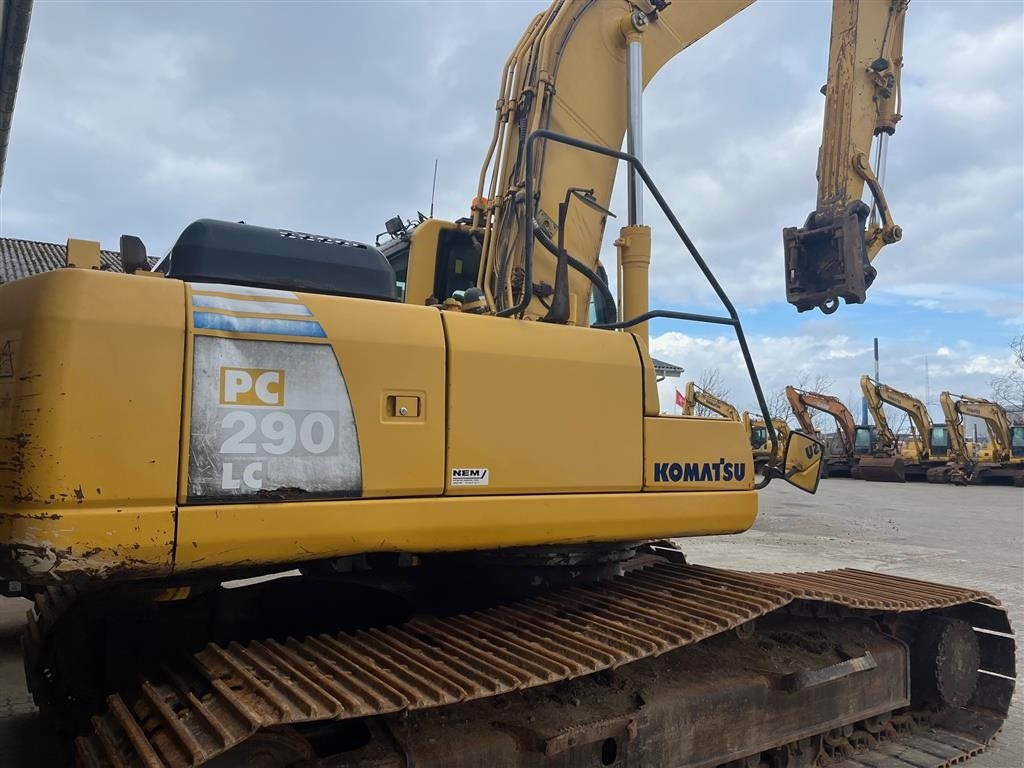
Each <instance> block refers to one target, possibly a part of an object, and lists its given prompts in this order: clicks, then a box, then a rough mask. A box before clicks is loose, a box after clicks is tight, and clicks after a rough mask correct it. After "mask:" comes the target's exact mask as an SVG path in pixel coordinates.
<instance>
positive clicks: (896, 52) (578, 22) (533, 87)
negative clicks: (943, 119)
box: [413, 0, 907, 331]
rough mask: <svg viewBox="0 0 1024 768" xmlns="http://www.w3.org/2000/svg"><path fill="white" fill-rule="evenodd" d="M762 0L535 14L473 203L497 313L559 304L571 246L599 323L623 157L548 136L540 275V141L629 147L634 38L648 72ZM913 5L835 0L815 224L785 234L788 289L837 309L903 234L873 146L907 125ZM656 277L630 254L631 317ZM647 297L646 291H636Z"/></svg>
mask: <svg viewBox="0 0 1024 768" xmlns="http://www.w3.org/2000/svg"><path fill="white" fill-rule="evenodd" d="M751 2H752V0H717V2H714V3H709V2H697V1H696V0H675V2H671V3H666V2H663V1H661V0H638V1H637V2H633V3H627V2H624V1H620V0H606V1H604V2H596V1H595V0H555V2H553V3H552V4H551V6H550V7H549V8H548V9H547V10H546V11H544V12H542V13H540V14H538V15H537V16H536V17H535V18H534V19H533V21H532V23H531V24H530V25H529V27H528V28H527V30H526V32H525V33H524V34H523V36H522V38H521V39H520V41H519V43H518V44H517V45H516V47H515V49H514V50H513V52H512V54H511V55H510V56H509V58H508V60H507V61H506V63H505V66H504V69H503V70H502V74H501V78H500V86H499V94H498V100H497V103H496V116H495V122H494V130H493V133H492V136H491V142H490V146H489V147H488V150H487V152H486V155H485V157H484V162H483V166H482V168H481V170H480V176H479V181H478V186H477V196H476V197H475V198H474V201H473V205H472V219H471V222H472V227H473V228H474V229H475V230H477V231H481V232H482V237H481V244H480V261H479V272H478V280H477V285H478V286H479V287H480V288H481V289H482V291H483V293H484V298H485V302H486V305H487V309H488V310H489V311H492V312H497V313H507V312H514V313H515V314H516V315H517V316H523V317H530V318H535V319H537V318H541V317H545V316H546V315H547V314H548V311H549V309H550V306H546V305H545V303H544V302H543V301H542V298H543V295H544V294H548V293H550V291H551V287H552V286H555V287H557V284H556V271H557V270H556V266H557V264H558V263H559V261H560V258H561V254H564V255H565V260H567V261H568V263H569V265H571V266H572V270H571V271H570V272H569V273H568V277H567V278H565V279H566V281H567V284H568V296H569V298H568V302H569V304H570V305H571V310H570V311H569V312H568V313H567V314H568V317H569V318H570V320H569V321H570V322H576V323H578V324H583V323H585V322H586V321H585V318H586V317H587V316H588V314H589V306H590V298H591V295H592V292H593V291H595V290H596V292H597V293H598V294H600V295H601V296H602V297H604V298H605V299H607V298H609V297H610V293H608V282H607V280H605V279H604V278H603V276H602V275H601V270H600V269H599V265H598V255H599V252H600V246H601V241H602V238H603V235H604V227H605V222H606V215H607V211H606V209H607V206H608V205H609V201H610V200H611V193H612V186H613V183H614V180H615V171H616V165H617V162H616V160H615V159H614V158H610V157H598V156H595V155H593V154H592V153H588V152H582V151H580V150H579V149H577V148H575V147H571V146H567V145H563V144H559V143H556V142H551V141H544V142H542V143H541V144H540V146H539V147H538V152H537V155H538V156H537V162H536V163H535V166H534V168H535V169H534V175H535V178H534V179H533V180H532V182H533V187H534V189H536V190H537V192H536V215H535V217H534V218H535V220H536V225H537V226H536V237H537V239H538V240H539V241H540V242H541V243H542V244H543V245H545V248H546V250H541V249H537V253H538V254H543V256H542V257H541V258H536V259H535V261H536V263H531V269H530V270H529V272H530V273H532V276H531V280H530V282H531V283H532V285H524V282H525V281H524V280H523V277H524V275H525V274H526V273H527V272H526V270H524V261H525V259H526V248H525V243H524V237H525V232H526V227H525V225H526V221H525V190H526V178H525V175H526V173H527V169H526V162H525V155H526V145H527V139H528V137H529V136H530V135H531V134H533V133H534V132H535V131H537V130H539V129H547V130H550V131H554V132H557V133H560V134H565V135H568V136H573V137H579V138H581V139H585V140H587V141H590V142H593V143H596V144H599V145H602V146H605V147H611V148H616V149H617V148H618V147H620V146H622V143H623V137H624V136H625V133H626V127H627V122H628V115H629V109H627V104H628V97H627V82H628V77H627V68H628V57H627V55H626V52H627V46H628V45H629V44H632V43H639V44H640V46H641V49H642V72H641V73H640V74H641V79H642V82H643V85H646V84H647V83H649V82H650V80H651V79H652V78H653V77H654V75H655V74H656V73H657V72H658V70H660V69H661V67H662V66H664V64H665V63H667V62H668V61H669V60H670V59H672V58H673V57H674V56H676V55H677V54H678V53H680V52H681V51H683V50H685V49H686V48H687V47H689V46H690V45H692V44H693V43H694V42H696V41H697V40H699V39H700V38H701V37H703V36H704V35H706V34H707V33H708V32H710V31H712V30H714V29H715V28H717V27H719V26H721V25H722V24H723V23H725V22H726V21H727V20H728V19H729V18H731V17H732V16H733V15H735V14H736V13H738V12H739V11H740V10H742V9H743V8H745V7H746V6H748V5H749V4H750V3H751ZM906 6H907V0H894V1H892V2H889V1H885V0H862V1H860V2H858V0H834V1H833V7H832V26H831V42H830V56H829V74H828V86H827V93H826V106H825V119H824V128H823V132H822V148H821V153H820V160H819V170H818V174H819V177H820V181H819V189H818V207H817V209H816V210H815V213H814V214H812V216H811V217H810V219H809V221H808V226H807V227H805V228H804V229H802V230H793V231H792V233H791V234H787V235H786V236H785V238H786V242H787V249H786V250H787V266H786V275H787V286H788V288H787V293H788V298H789V301H790V302H791V303H793V304H795V305H796V306H797V307H798V309H800V310H801V311H802V310H805V309H809V308H812V307H815V306H821V307H822V308H823V309H826V311H828V310H829V308H830V307H832V304H831V303H830V302H836V303H837V302H838V298H840V297H841V298H844V299H845V300H846V301H847V302H862V301H863V300H864V291H865V289H866V287H867V285H869V284H870V282H871V279H872V278H873V275H874V271H873V269H872V268H871V267H870V265H869V263H868V262H869V259H870V256H869V255H868V254H869V253H870V255H871V256H873V255H874V254H875V253H877V250H878V248H880V247H881V245H882V244H883V243H885V242H894V241H895V240H898V239H899V228H898V227H896V226H895V225H893V224H892V221H891V215H890V214H889V210H888V206H887V205H886V203H885V197H884V195H883V194H882V190H881V183H880V181H879V180H878V178H877V177H876V175H875V174H874V173H873V172H872V171H871V168H870V166H869V164H868V162H867V155H868V153H869V152H870V151H871V144H872V137H873V135H875V134H881V135H882V136H883V137H885V136H887V135H888V134H890V133H892V132H893V130H895V126H896V122H897V121H898V120H899V117H900V116H899V114H898V109H899V103H898V102H899V72H900V68H901V66H902V45H903V24H904V15H905V12H906ZM865 183H866V184H868V185H869V187H870V188H871V190H872V193H873V195H874V198H875V201H876V205H877V206H878V208H879V210H880V211H881V213H882V220H883V224H882V225H881V226H880V227H879V226H873V227H867V228H866V225H865V219H866V207H865V206H863V203H860V196H861V194H862V191H863V187H864V184H865ZM573 190H576V191H579V192H580V193H581V194H583V195H584V196H586V197H588V205H582V204H581V205H575V206H569V205H568V202H569V195H570V193H571V192H572V191H573ZM581 199H582V198H581ZM590 203H592V204H590ZM563 204H564V205H565V209H564V211H563V210H562V208H561V207H560V206H562V205H563ZM862 208H863V209H864V210H863V212H862ZM563 213H564V215H560V214H563ZM631 213H632V210H631ZM862 213H863V215H861V214H862ZM633 218H634V217H633V216H631V217H630V221H629V224H630V225H631V226H628V227H624V228H623V230H622V233H620V238H619V241H620V242H622V243H626V244H627V245H626V246H625V247H632V246H630V245H629V244H630V243H633V244H634V245H635V243H636V242H638V241H639V242H641V243H643V242H644V241H645V240H646V239H649V236H650V234H649V230H648V229H647V228H646V227H643V226H632V225H634V224H635V225H642V223H643V222H642V220H640V217H639V216H637V217H636V219H637V220H636V221H634V220H633ZM555 241H559V242H560V243H561V247H555V246H554V243H555ZM548 252H550V255H548ZM646 258H647V259H649V251H648V252H647V254H646ZM620 261H621V254H620ZM647 279H648V275H647V270H646V268H643V269H637V270H634V271H632V273H631V274H630V273H629V271H628V270H626V271H624V270H623V268H622V264H621V263H620V264H619V280H618V281H616V284H617V286H618V288H619V295H620V301H619V302H618V304H619V313H620V317H619V319H628V318H625V317H623V316H622V315H625V314H629V315H630V316H636V315H640V314H643V313H644V312H646V311H647V308H646V307H645V306H644V304H645V303H646V297H647V293H646V286H647ZM640 283H643V285H642V286H641V285H640ZM545 285H546V286H547V288H544V287H543V286H545ZM634 289H635V290H636V291H639V293H636V294H634V292H633V291H634ZM538 293H539V294H540V295H538ZM427 295H430V294H427ZM632 295H637V296H638V297H639V298H638V299H637V300H636V301H630V297H631V296H632ZM413 298H414V300H418V299H419V298H420V297H419V296H416V295H414V296H413ZM423 298H426V296H424V297H423ZM436 298H437V300H439V301H442V302H443V301H444V300H445V299H446V298H447V297H446V296H437V297H436ZM623 305H625V306H623ZM520 307H522V309H520ZM832 308H833V309H834V307H832ZM608 309H610V310H611V311H614V309H613V308H608ZM637 310H639V311H637ZM563 322H564V321H563ZM640 330H641V329H640V328H639V327H638V328H634V331H640Z"/></svg>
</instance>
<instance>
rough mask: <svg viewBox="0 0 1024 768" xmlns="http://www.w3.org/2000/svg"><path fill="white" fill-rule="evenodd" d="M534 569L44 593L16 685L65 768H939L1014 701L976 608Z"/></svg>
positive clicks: (874, 592)
mask: <svg viewBox="0 0 1024 768" xmlns="http://www.w3.org/2000/svg"><path fill="white" fill-rule="evenodd" d="M563 559H565V558H563ZM555 560H557V558H555ZM545 562H546V565H547V567H541V566H539V565H538V564H537V561H536V559H535V558H533V557H531V556H529V555H527V556H524V557H523V558H521V559H517V558H516V557H514V556H513V557H512V558H511V559H509V558H508V557H504V556H503V557H496V558H489V557H487V556H484V557H481V558H478V559H474V558H472V557H470V558H468V559H466V558H463V559H456V560H446V561H442V562H440V563H437V562H422V563H416V564H415V565H409V566H407V567H399V566H397V565H394V564H392V566H391V567H386V568H379V569H377V570H370V571H366V572H360V571H358V570H357V571H354V572H352V573H348V574H345V575H343V576H342V577H336V578H327V577H326V576H325V574H324V573H322V572H320V573H310V574H306V575H304V576H301V577H294V578H291V579H281V580H279V581H277V582H267V583H264V584H257V585H254V586H249V587H243V588H241V589H240V590H223V591H214V592H208V593H202V591H200V593H199V595H198V596H190V597H187V598H183V599H179V600H177V601H172V600H167V599H164V600H162V601H157V602H154V601H153V600H148V601H143V600H141V599H139V598H138V595H135V596H134V599H130V598H129V597H128V596H127V595H124V594H123V595H121V596H114V595H113V594H108V593H94V594H77V593H75V591H74V590H71V589H66V590H59V589H52V590H49V591H48V592H46V593H42V594H40V595H39V596H38V598H37V601H36V608H35V609H34V610H33V611H32V614H31V616H30V618H31V620H32V621H31V626H30V634H29V637H28V641H27V643H26V664H27V670H28V676H29V682H30V688H31V689H32V691H33V694H34V695H35V696H36V698H37V701H38V702H39V703H40V705H41V706H42V707H43V708H44V710H45V711H47V712H48V713H50V714H52V715H53V716H54V717H55V718H58V719H60V720H61V721H62V722H63V723H64V726H65V728H66V730H67V731H68V732H69V733H70V734H71V735H73V736H76V737H77V738H76V741H75V754H76V759H77V761H78V764H79V765H83V766H154V767H158V766H168V767H171V766H173V767H174V768H178V767H180V766H199V765H208V766H216V767H217V768H225V767H226V766H266V768H270V767H272V766H273V767H277V766H306V767H308V766H324V767H325V768H326V767H327V766H331V767H332V768H341V767H342V766H346V767H348V766H361V767H366V766H374V767H375V768H390V767H391V766H394V767H395V768H398V767H399V766H401V767H403V768H404V767H405V766H413V765H415V766H483V765H508V766H592V765H616V766H641V765H643V766H661V765H665V766H669V765H671V766H687V767H689V768H698V767H703V766H730V768H739V767H741V766H742V768H753V767H755V766H756V767H757V768H761V767H762V766H766V767H767V768H798V767H799V766H819V765H831V764H836V765H843V766H847V767H849V766H855V765H856V766H863V765H898V766H901V768H902V767H903V766H904V765H905V764H909V765H914V766H942V765H948V764H952V763H954V762H959V761H962V760H963V759H964V758H965V757H969V756H970V755H972V754H975V753H977V752H980V751H981V750H983V749H984V748H985V746H986V745H987V743H988V742H989V741H990V740H991V738H992V737H993V736H994V734H995V733H996V732H997V731H998V729H999V727H1000V725H1001V723H1002V721H1003V719H1004V718H1005V715H1006V711H1007V708H1008V706H1009V700H1010V696H1011V694H1012V691H1013V684H1014V683H1013V680H1014V677H1015V668H1014V643H1013V639H1012V636H1011V634H1010V627H1009V623H1008V621H1007V618H1006V613H1005V611H1004V610H1003V609H1002V608H1001V607H999V605H998V603H997V602H996V601H995V600H994V599H993V598H991V597H990V596H988V595H986V594H984V593H981V592H977V591H974V590H966V589H959V588H955V587H949V586H942V585H935V584H927V583H925V582H918V581H913V580H908V579H902V578H895V577H889V576H882V575H879V574H875V573H868V572H861V571H853V570H842V571H832V572H826V573H818V574H755V573H743V572H736V571H725V570H719V569H712V568H705V567H701V566H696V565H688V564H686V563H685V561H684V560H683V558H682V557H681V556H680V555H679V554H678V553H677V552H673V551H672V550H666V549H657V548H656V549H647V550H644V551H626V552H622V553H618V554H617V555H613V556H602V557H595V556H594V553H580V554H579V555H578V556H569V557H568V558H567V560H566V561H565V562H561V563H558V562H555V561H553V560H552V558H551V557H550V556H548V557H547V560H546V561H545ZM488 564H489V565H490V566H491V567H490V570H489V569H488ZM498 574H504V576H503V578H502V579H498ZM226 592H237V595H235V594H230V595H229V594H225V593H226ZM490 593H493V594H491V596H490V597H488V596H487V595H488V594H490ZM495 595H496V596H495ZM302 596H305V603H304V606H305V608H304V609H303V608H302V607H301V606H300V607H299V608H295V609H293V610H292V611H290V612H289V613H288V614H287V615H286V614H280V613H279V612H280V611H281V610H282V609H283V608H284V607H286V606H287V605H289V604H290V603H289V602H288V598H290V599H291V600H292V602H293V603H294V601H295V599H296V598H298V599H299V600H300V602H301V601H302V599H303V598H302ZM165 598H166V596H165ZM204 601H205V603H206V605H204ZM186 614H190V615H191V616H192V625H191V626H192V631H186V630H185V629H184V627H185V626H186V624H187V623H186V622H183V621H182V617H183V616H184V615H186ZM102 616H106V617H107V618H106V619H105V624H106V626H107V628H108V630H109V631H108V632H107V633H106V634H105V638H104V639H102V640H100V639H98V638H97V633H96V627H95V626H92V627H91V629H89V627H90V624H91V623H92V622H94V621H95V620H96V619H98V618H100V617H102ZM201 617H202V618H201ZM325 619H326V621H325ZM268 620H269V624H268ZM275 622H277V623H278V624H279V626H277V627H273V626H270V624H273V623H275ZM171 626H174V627H177V633H176V634H174V633H171V634H168V632H167V627H171ZM267 629H269V630H271V631H269V632H266V633H265V634H264V635H260V634H259V633H260V632H261V631H264V630H267ZM979 630H980V631H979ZM90 633H91V634H90ZM126 638H127V639H126ZM131 649H135V650H134V651H132V650H131ZM143 649H144V650H149V651H151V652H149V653H147V652H143ZM87 659H88V660H87ZM83 670H88V673H85V672H83ZM897 758H898V760H902V761H903V762H895V763H893V762H886V761H887V760H892V759H897Z"/></svg>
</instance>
